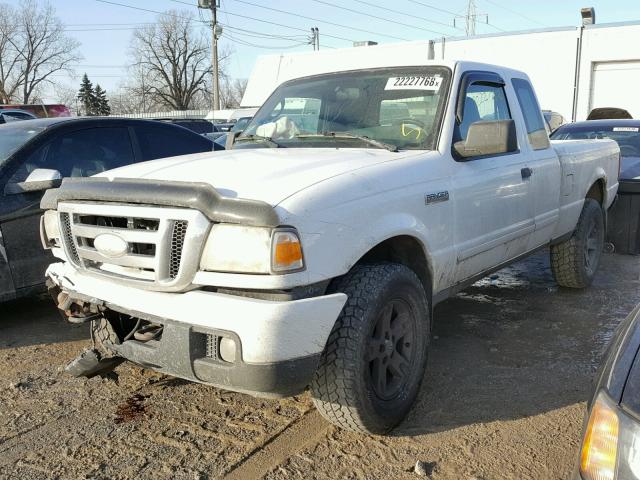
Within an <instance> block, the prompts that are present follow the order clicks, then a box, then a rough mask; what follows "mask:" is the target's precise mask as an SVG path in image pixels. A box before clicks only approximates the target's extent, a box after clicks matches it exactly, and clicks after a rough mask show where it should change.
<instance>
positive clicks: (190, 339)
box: [42, 62, 620, 434]
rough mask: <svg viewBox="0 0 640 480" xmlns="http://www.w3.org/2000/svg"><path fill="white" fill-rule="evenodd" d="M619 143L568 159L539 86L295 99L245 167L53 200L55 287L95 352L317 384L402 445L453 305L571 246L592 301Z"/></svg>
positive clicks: (412, 72) (468, 79)
mask: <svg viewBox="0 0 640 480" xmlns="http://www.w3.org/2000/svg"><path fill="white" fill-rule="evenodd" d="M619 163H620V152H619V148H618V146H617V145H616V143H615V142H613V141H609V140H596V141H562V142H550V140H549V138H548V136H547V133H546V131H545V124H544V119H543V117H542V113H541V111H540V108H539V104H538V100H537V99H536V95H535V93H534V90H533V88H532V86H531V83H530V81H529V78H528V77H527V75H526V74H524V73H522V72H518V71H515V70H509V69H506V68H502V67H497V66H492V65H484V64H478V63H471V62H453V63H445V62H443V63H434V62H431V63H426V64H424V63H420V64H415V65H402V64H400V65H397V66H389V65H377V66H376V65H371V67H370V68H367V69H361V70H350V71H336V72H331V73H329V74H320V75H316V76H310V77H305V78H299V79H295V80H291V81H288V82H286V83H284V84H282V85H281V86H279V87H278V88H277V89H276V90H275V91H274V93H273V94H272V95H271V97H270V98H269V99H268V100H267V101H266V102H265V104H264V105H263V106H262V108H260V110H259V112H258V113H257V114H256V116H255V117H254V119H253V120H252V121H251V123H250V124H249V126H248V127H247V128H246V130H245V131H244V132H243V133H242V134H241V135H240V136H239V137H237V139H235V142H234V143H233V149H232V150H227V151H224V152H217V153H216V154H215V155H212V154H210V153H205V154H194V155H186V156H182V157H176V158H167V159H161V160H157V161H152V162H147V163H141V164H137V165H132V166H128V167H123V168H120V169H117V170H112V171H110V172H105V173H103V174H100V175H98V176H97V177H93V178H89V179H67V180H65V181H64V182H63V184H62V185H61V187H60V188H58V189H54V190H49V191H48V192H47V193H46V195H45V197H44V198H43V200H42V208H43V209H45V210H46V212H45V214H44V216H43V218H42V236H43V239H42V240H43V242H44V245H45V246H46V247H47V248H51V249H52V252H53V254H54V255H55V256H56V257H57V258H59V259H60V263H54V264H52V265H51V266H50V267H49V268H48V270H47V277H48V282H49V286H50V289H51V291H52V293H53V294H54V296H55V298H56V302H57V303H58V306H59V308H60V309H62V310H63V311H64V312H65V313H66V315H67V316H68V317H69V320H70V321H72V322H74V323H82V322H88V323H90V324H91V329H92V333H93V335H92V338H93V342H94V345H93V348H91V349H90V350H87V351H85V352H84V353H83V354H82V355H81V357H79V358H78V359H76V361H74V362H72V363H71V364H70V365H69V366H68V367H67V368H68V370H69V371H70V372H71V373H73V374H75V375H85V376H90V375H94V374H96V373H100V374H104V373H105V372H107V371H108V370H109V369H110V368H113V366H115V365H117V364H118V363H119V362H121V361H123V359H126V360H129V361H131V362H134V363H136V364H138V365H141V366H143V367H147V368H150V369H153V370H156V371H158V372H162V373H166V374H169V375H174V376H176V377H181V378H184V379H188V380H191V381H194V382H200V383H205V384H209V385H215V386H217V387H220V388H224V389H228V390H234V391H238V392H245V393H249V394H252V395H259V396H266V397H278V396H291V395H295V394H299V393H301V392H303V391H304V390H305V389H306V388H307V387H310V391H311V395H312V397H313V400H314V403H315V405H316V407H317V408H318V410H319V411H320V412H321V413H322V415H323V416H324V417H326V418H327V419H328V420H329V421H331V422H333V423H334V424H336V425H338V426H340V427H342V428H345V429H348V430H353V431H360V432H369V433H376V434H381V433H385V432H388V431H389V430H391V429H392V428H393V427H394V426H396V425H397V424H398V423H399V422H400V421H401V420H402V419H403V418H404V417H405V415H406V414H407V412H408V410H409V408H410V407H411V405H412V404H413V402H414V400H415V398H416V395H417V393H418V389H419V387H420V383H421V381H422V379H423V378H424V376H425V368H426V364H427V352H428V351H429V338H430V332H431V327H432V311H433V306H434V305H435V304H437V303H438V302H440V301H442V300H444V299H446V298H447V297H450V296H452V295H454V294H456V292H458V291H460V290H461V289H463V288H465V287H466V286H469V285H470V284H472V283H474V282H475V281H477V280H478V279H480V278H482V277H483V276H485V275H487V274H489V273H491V272H494V271H496V270H498V269H501V268H503V267H504V266H506V265H508V264H509V263H511V262H514V261H517V260H519V259H522V258H523V257H526V256H527V255H530V254H531V253H533V252H535V251H537V250H539V249H541V248H546V247H548V248H550V252H551V268H552V270H553V274H554V276H555V279H556V280H557V282H558V284H559V285H561V286H563V287H570V288H584V287H587V286H589V284H590V283H591V281H592V280H593V278H594V275H595V274H596V271H597V269H598V264H599V262H600V258H601V253H602V250H603V242H604V233H605V225H606V212H607V209H608V208H609V206H610V205H611V204H612V202H613V200H614V197H615V195H616V191H617V188H618V170H619Z"/></svg>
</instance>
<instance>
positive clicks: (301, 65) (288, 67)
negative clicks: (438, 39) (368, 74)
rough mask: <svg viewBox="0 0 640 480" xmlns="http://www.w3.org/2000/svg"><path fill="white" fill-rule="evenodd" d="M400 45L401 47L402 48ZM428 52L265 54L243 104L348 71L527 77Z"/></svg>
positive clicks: (422, 45)
mask: <svg viewBox="0 0 640 480" xmlns="http://www.w3.org/2000/svg"><path fill="white" fill-rule="evenodd" d="M400 46H401V47H402V48H399V47H400ZM429 50H430V44H429V42H428V41H415V42H406V43H402V44H401V45H400V44H393V43H391V44H383V45H375V46H369V47H355V48H344V49H340V50H321V51H316V52H301V53H295V54H288V55H265V56H262V57H259V58H258V60H257V62H256V64H255V66H254V69H253V71H252V73H251V78H250V79H249V83H248V85H247V89H246V91H245V95H244V97H243V99H242V105H243V106H260V105H262V104H263V103H264V101H265V100H266V99H267V98H268V97H269V95H271V93H272V92H273V91H274V90H275V89H276V88H277V87H278V86H279V85H281V84H282V83H284V82H286V81H289V80H293V79H296V78H303V77H309V76H314V75H321V74H324V73H333V72H345V71H349V70H363V69H372V68H385V67H416V66H428V65H439V66H445V67H449V68H451V70H455V69H456V68H462V69H464V70H469V69H489V70H491V71H495V72H502V73H503V74H505V75H507V76H511V75H515V76H519V77H523V78H528V77H527V76H526V75H525V74H524V73H521V72H516V71H515V70H511V69H507V68H505V67H501V66H497V65H488V64H483V63H476V62H469V61H456V60H442V59H435V60H429V56H430V54H429ZM337 52H339V53H338V54H337Z"/></svg>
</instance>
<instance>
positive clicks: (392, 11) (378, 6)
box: [236, 0, 458, 29]
mask: <svg viewBox="0 0 640 480" xmlns="http://www.w3.org/2000/svg"><path fill="white" fill-rule="evenodd" d="M236 1H240V0H236ZM354 1H355V2H358V3H362V4H364V5H369V6H370V7H374V8H378V9H380V10H384V11H386V12H391V13H395V14H397V15H404V16H405V17H409V18H417V19H419V20H422V21H423V22H428V23H433V24H435V25H442V26H443V27H447V28H455V29H457V28H458V27H456V26H455V25H451V24H448V23H444V22H438V21H437V20H429V19H428V18H425V17H420V16H418V15H411V14H409V13H405V12H401V11H399V10H393V9H391V8H386V7H381V6H380V5H376V4H375V3H370V2H365V1H364V0H354Z"/></svg>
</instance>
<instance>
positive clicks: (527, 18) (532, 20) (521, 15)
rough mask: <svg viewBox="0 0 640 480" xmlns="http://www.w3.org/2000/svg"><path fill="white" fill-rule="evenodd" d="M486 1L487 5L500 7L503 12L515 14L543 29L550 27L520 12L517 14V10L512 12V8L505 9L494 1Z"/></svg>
mask: <svg viewBox="0 0 640 480" xmlns="http://www.w3.org/2000/svg"><path fill="white" fill-rule="evenodd" d="M485 1H486V2H487V3H490V4H491V5H494V6H496V7H498V8H501V9H502V10H505V11H507V12H509V13H511V14H513V15H517V16H518V17H520V18H524V19H525V20H527V21H529V22H532V23H536V24H538V25H542V26H543V27H548V26H549V25H546V24H544V23H542V22H539V21H538V20H534V19H533V18H530V17H527V16H526V15H523V14H521V13H519V12H516V11H515V10H511V9H510V8H507V7H503V6H502V5H500V4H498V3H496V2H494V1H493V0H485Z"/></svg>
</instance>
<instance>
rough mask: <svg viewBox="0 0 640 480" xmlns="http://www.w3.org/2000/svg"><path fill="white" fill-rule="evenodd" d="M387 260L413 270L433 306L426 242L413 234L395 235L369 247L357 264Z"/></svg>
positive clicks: (430, 270)
mask: <svg viewBox="0 0 640 480" xmlns="http://www.w3.org/2000/svg"><path fill="white" fill-rule="evenodd" d="M385 261H386V262H393V263H399V264H401V265H404V266H406V267H407V268H409V269H410V270H412V271H413V272H414V273H415V274H416V275H417V276H418V278H419V279H420V282H421V283H422V286H423V288H424V291H425V293H426V294H427V298H428V300H429V306H430V307H431V305H432V296H433V270H432V265H431V261H430V259H429V256H428V254H427V250H426V248H425V246H424V244H423V243H422V242H421V241H420V240H419V239H418V238H416V237H414V236H412V235H406V234H401V235H395V236H393V237H389V238H387V239H385V240H383V241H381V242H380V243H378V244H377V245H375V246H374V247H372V248H371V249H369V251H367V252H366V253H365V254H364V255H362V256H361V257H360V259H359V260H358V261H357V262H356V263H355V265H359V264H364V263H374V262H385Z"/></svg>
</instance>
